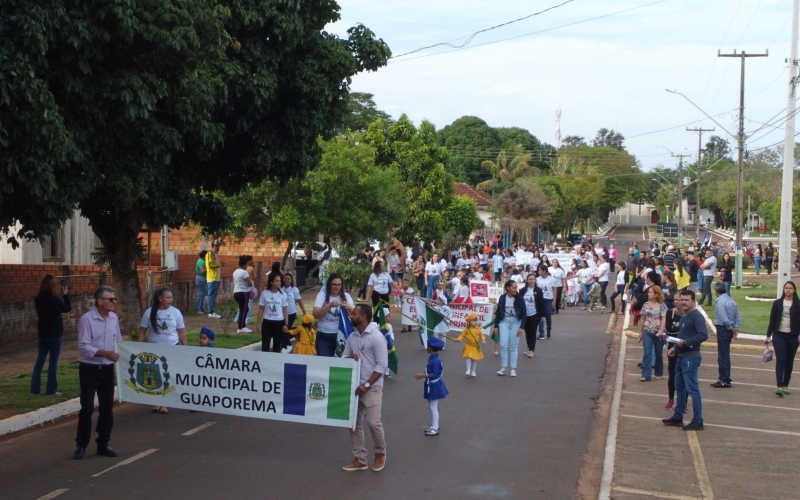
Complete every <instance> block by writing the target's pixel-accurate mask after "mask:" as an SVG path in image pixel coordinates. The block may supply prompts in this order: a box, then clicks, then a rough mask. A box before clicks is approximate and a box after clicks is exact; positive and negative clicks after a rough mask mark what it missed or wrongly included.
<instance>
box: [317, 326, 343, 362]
mask: <svg viewBox="0 0 800 500" xmlns="http://www.w3.org/2000/svg"><path fill="white" fill-rule="evenodd" d="M338 335H339V334H337V333H325V332H319V331H318V332H317V342H316V348H317V356H326V357H329V358H332V357H333V355H334V354H336V338H337V337H338Z"/></svg>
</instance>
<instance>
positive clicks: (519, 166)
mask: <svg viewBox="0 0 800 500" xmlns="http://www.w3.org/2000/svg"><path fill="white" fill-rule="evenodd" d="M530 162H531V153H529V152H526V151H525V149H524V148H523V147H522V146H521V145H520V144H515V143H512V142H509V143H505V144H503V147H502V149H500V153H499V154H498V155H497V158H496V159H495V161H491V160H485V161H484V162H483V163H481V167H482V168H483V169H485V170H487V171H489V172H490V173H491V174H492V178H491V179H489V180H487V181H483V182H481V183H480V184H478V185H477V186H476V188H477V189H480V190H481V191H485V192H487V193H490V192H493V191H494V190H495V188H496V186H497V185H498V183H500V182H511V181H514V180H516V179H518V178H520V177H522V176H524V175H533V174H535V173H537V172H538V169H537V168H536V167H532V166H531V164H530Z"/></svg>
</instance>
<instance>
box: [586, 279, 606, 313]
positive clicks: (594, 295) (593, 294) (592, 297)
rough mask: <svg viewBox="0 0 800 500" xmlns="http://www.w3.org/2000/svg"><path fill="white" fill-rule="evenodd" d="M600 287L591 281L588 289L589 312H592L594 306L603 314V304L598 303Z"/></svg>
mask: <svg viewBox="0 0 800 500" xmlns="http://www.w3.org/2000/svg"><path fill="white" fill-rule="evenodd" d="M601 289H602V287H601V286H600V284H599V283H598V282H596V281H593V282H592V284H591V288H590V289H589V311H594V306H598V308H599V309H600V313H601V314H602V313H603V303H602V302H601V301H600V290H601Z"/></svg>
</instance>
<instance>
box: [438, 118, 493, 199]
mask: <svg viewBox="0 0 800 500" xmlns="http://www.w3.org/2000/svg"><path fill="white" fill-rule="evenodd" d="M438 136H439V144H441V145H442V146H444V147H446V148H447V150H448V152H449V160H448V162H447V171H448V172H450V173H452V174H453V175H454V176H455V177H456V180H459V181H464V182H467V183H468V184H470V185H472V186H474V185H476V184H478V183H479V182H482V181H485V180H487V179H489V178H490V176H489V174H487V173H486V171H485V170H483V169H482V168H481V162H482V161H483V160H486V159H489V158H494V157H495V156H497V153H498V151H499V150H500V146H501V144H502V142H503V141H502V140H501V139H500V133H499V132H498V130H497V129H495V128H492V127H490V126H489V125H487V124H486V122H485V121H483V120H481V119H480V118H477V117H475V116H462V117H461V118H459V119H458V120H456V121H454V122H453V123H451V124H450V125H447V126H446V127H444V128H443V129H442V130H440V131H439V133H438Z"/></svg>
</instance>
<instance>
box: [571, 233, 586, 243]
mask: <svg viewBox="0 0 800 500" xmlns="http://www.w3.org/2000/svg"><path fill="white" fill-rule="evenodd" d="M584 240H586V236H584V235H582V234H577V233H575V234H570V235H568V236H567V243H569V244H570V245H577V244H578V243H583V241H584Z"/></svg>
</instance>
